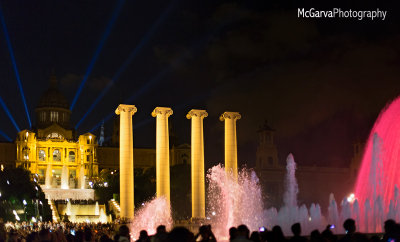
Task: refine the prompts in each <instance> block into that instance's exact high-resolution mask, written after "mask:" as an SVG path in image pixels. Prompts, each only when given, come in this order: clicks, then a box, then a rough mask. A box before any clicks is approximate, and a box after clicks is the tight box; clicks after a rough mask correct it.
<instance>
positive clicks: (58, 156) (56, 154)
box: [53, 149, 61, 161]
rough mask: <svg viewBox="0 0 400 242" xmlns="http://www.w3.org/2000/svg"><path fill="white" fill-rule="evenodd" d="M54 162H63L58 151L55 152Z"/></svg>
mask: <svg viewBox="0 0 400 242" xmlns="http://www.w3.org/2000/svg"><path fill="white" fill-rule="evenodd" d="M53 161H61V152H60V150H58V149H55V150H54V151H53Z"/></svg>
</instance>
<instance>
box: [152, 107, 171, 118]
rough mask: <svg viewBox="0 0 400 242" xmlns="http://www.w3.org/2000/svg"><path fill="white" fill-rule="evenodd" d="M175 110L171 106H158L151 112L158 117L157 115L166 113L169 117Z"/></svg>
mask: <svg viewBox="0 0 400 242" xmlns="http://www.w3.org/2000/svg"><path fill="white" fill-rule="evenodd" d="M173 113H174V112H173V111H172V109H171V108H168V107H156V108H155V109H154V110H153V112H152V113H151V116H153V117H157V115H166V116H167V117H169V116H171V115H172V114H173Z"/></svg>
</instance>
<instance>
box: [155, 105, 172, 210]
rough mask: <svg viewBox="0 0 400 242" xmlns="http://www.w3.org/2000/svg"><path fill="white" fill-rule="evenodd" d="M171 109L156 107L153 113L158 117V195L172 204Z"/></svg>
mask: <svg viewBox="0 0 400 242" xmlns="http://www.w3.org/2000/svg"><path fill="white" fill-rule="evenodd" d="M172 113H173V112H172V109H171V108H164V107H156V108H155V109H154V111H153V112H152V113H151V115H152V116H153V117H157V127H156V188H157V189H156V192H157V193H156V194H157V197H162V196H164V197H165V199H167V201H168V203H169V202H170V178H169V134H168V117H169V116H171V115H172Z"/></svg>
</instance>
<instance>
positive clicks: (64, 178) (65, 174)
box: [61, 165, 69, 189]
mask: <svg viewBox="0 0 400 242" xmlns="http://www.w3.org/2000/svg"><path fill="white" fill-rule="evenodd" d="M61 189H69V186H68V167H67V166H66V165H63V168H62V171H61Z"/></svg>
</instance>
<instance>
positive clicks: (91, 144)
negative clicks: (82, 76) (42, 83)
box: [15, 76, 98, 189]
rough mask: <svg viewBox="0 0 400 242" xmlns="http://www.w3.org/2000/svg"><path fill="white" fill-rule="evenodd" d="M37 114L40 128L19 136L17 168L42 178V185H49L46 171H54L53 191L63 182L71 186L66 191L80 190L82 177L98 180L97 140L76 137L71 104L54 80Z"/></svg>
mask: <svg viewBox="0 0 400 242" xmlns="http://www.w3.org/2000/svg"><path fill="white" fill-rule="evenodd" d="M35 112H36V127H35V128H34V129H33V130H22V131H21V132H19V133H18V134H17V138H16V141H15V144H16V149H17V152H16V166H17V167H18V166H22V167H24V168H25V169H27V170H29V171H31V172H32V173H33V174H38V176H39V181H40V183H41V184H43V183H44V181H45V177H46V171H47V170H50V171H51V174H50V178H51V185H50V186H51V188H59V187H61V181H62V180H64V181H65V182H66V183H67V184H64V187H63V188H64V189H65V188H80V187H78V183H79V180H80V179H81V177H80V176H82V175H84V176H85V177H86V178H88V179H90V178H92V177H97V176H98V163H97V157H96V149H97V142H96V136H94V135H93V134H91V133H86V134H83V135H80V136H79V137H77V138H76V137H75V132H74V130H73V129H72V128H71V126H70V115H71V111H70V110H69V104H68V101H67V100H66V98H65V97H64V96H63V95H62V93H61V92H60V91H59V90H58V89H57V80H56V78H55V77H54V76H52V77H51V80H50V88H49V89H48V90H47V91H46V92H45V93H44V94H43V95H42V97H41V99H40V101H39V104H38V106H37V108H36V110H35ZM49 166H50V167H51V169H48V167H49ZM63 168H64V172H63ZM81 169H83V172H81ZM81 180H83V179H81ZM65 182H64V183H65Z"/></svg>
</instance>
